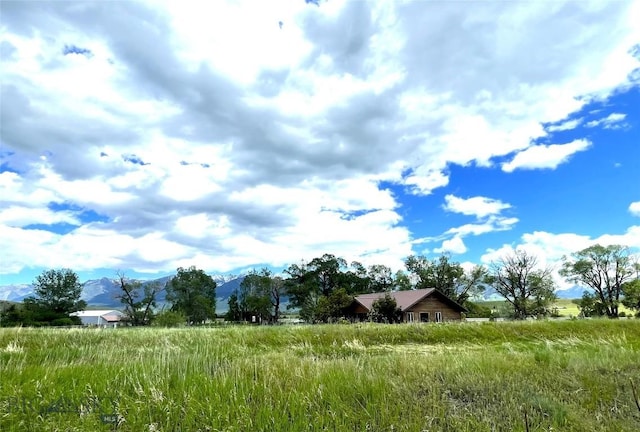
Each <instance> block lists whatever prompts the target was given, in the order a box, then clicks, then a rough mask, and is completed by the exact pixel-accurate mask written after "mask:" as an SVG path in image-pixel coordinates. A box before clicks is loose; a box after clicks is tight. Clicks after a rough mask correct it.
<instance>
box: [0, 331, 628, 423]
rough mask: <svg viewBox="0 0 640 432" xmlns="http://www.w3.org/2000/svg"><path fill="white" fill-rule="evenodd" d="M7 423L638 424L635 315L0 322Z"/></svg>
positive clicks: (1, 406)
mask: <svg viewBox="0 0 640 432" xmlns="http://www.w3.org/2000/svg"><path fill="white" fill-rule="evenodd" d="M0 377H1V380H0V430H2V431H20V432H22V431H38V432H40V431H109V430H119V431H136V432H138V431H243V432H245V431H427V430H428V431H512V430H513V431H518V430H519V431H524V430H527V428H528V430H530V431H551V430H554V431H559V430H563V431H564V430H566V431H580V432H583V431H616V432H622V431H637V430H640V410H639V409H638V408H637V407H636V402H635V401H634V397H633V390H632V386H633V384H632V383H635V387H636V388H637V389H638V391H640V320H584V321H562V322H550V321H547V322H515V323H514V322H504V323H502V322H500V323H481V324H475V323H463V324H441V325H437V324H427V325H376V324H362V325H322V326H281V327H250V326H244V327H243V326H232V327H228V328H225V327H221V328H181V329H156V328H147V329H116V330H114V329H110V330H106V329H105V330H99V329H67V330H65V329H28V328H22V329H0Z"/></svg>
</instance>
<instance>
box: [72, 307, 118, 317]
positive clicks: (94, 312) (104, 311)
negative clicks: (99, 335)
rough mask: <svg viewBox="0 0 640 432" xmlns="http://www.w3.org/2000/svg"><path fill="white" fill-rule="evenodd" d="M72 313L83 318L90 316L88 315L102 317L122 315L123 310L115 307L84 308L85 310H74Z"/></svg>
mask: <svg viewBox="0 0 640 432" xmlns="http://www.w3.org/2000/svg"><path fill="white" fill-rule="evenodd" d="M70 315H72V316H77V317H81V318H88V317H101V316H103V315H117V316H122V312H120V311H119V310H115V309H102V310H83V311H78V312H73V313H71V314H70Z"/></svg>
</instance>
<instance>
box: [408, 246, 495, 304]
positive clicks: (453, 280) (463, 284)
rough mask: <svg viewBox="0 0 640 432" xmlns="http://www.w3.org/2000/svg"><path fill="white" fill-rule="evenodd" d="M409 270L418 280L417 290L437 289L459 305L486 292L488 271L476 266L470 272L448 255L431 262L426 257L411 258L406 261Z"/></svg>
mask: <svg viewBox="0 0 640 432" xmlns="http://www.w3.org/2000/svg"><path fill="white" fill-rule="evenodd" d="M405 266H406V267H407V270H408V271H409V272H410V273H411V274H413V275H414V278H415V279H416V289H422V288H435V289H437V290H438V291H440V292H441V293H443V294H444V295H446V296H447V297H449V298H450V299H452V300H454V301H455V302H457V303H460V304H464V303H465V302H466V301H467V300H468V299H469V298H470V297H471V296H473V295H476V294H479V293H480V292H482V291H483V290H484V280H485V277H486V275H487V270H486V268H485V267H483V266H475V267H474V268H473V269H471V270H469V271H465V269H464V267H462V265H461V264H460V263H458V262H452V261H451V257H450V256H449V255H447V254H443V255H441V256H440V257H439V258H438V259H434V260H429V259H427V258H425V257H424V256H413V255H412V256H410V257H408V258H407V259H406V260H405Z"/></svg>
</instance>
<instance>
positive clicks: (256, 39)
mask: <svg viewBox="0 0 640 432" xmlns="http://www.w3.org/2000/svg"><path fill="white" fill-rule="evenodd" d="M0 7H1V8H2V11H1V12H2V16H3V20H2V23H1V24H0V53H1V62H2V67H1V68H0V69H1V72H0V74H1V82H2V84H1V91H2V93H1V97H2V99H1V101H2V109H1V110H0V117H1V121H2V123H1V132H0V196H1V197H2V200H0V284H14V283H30V282H31V281H32V280H33V279H34V277H35V276H36V275H37V274H39V273H40V272H41V271H42V270H43V269H47V268H58V267H69V268H72V269H74V270H76V271H77V272H78V273H79V274H80V275H81V277H82V278H83V279H89V278H97V277H102V276H106V277H113V276H114V274H115V272H116V271H117V270H121V271H125V272H126V273H127V274H128V275H130V276H134V277H135V276H137V277H143V278H147V277H148V278H151V277H155V276H159V275H166V274H169V273H171V272H172V271H174V270H175V268H177V267H178V266H189V265H196V266H197V267H199V268H203V269H205V270H207V271H208V272H210V273H216V274H220V273H239V272H242V271H244V270H246V269H248V268H252V267H259V266H263V265H267V266H271V267H273V268H275V269H280V268H283V267H285V266H287V265H289V264H291V263H297V262H300V260H310V259H312V258H314V257H317V256H320V255H322V254H323V253H333V254H335V255H338V256H342V257H344V258H346V259H347V260H348V261H352V260H358V261H361V262H363V263H365V264H386V265H389V266H390V267H392V268H393V269H400V268H402V263H403V260H404V258H406V257H407V256H408V255H411V254H424V255H426V256H428V257H437V256H438V255H439V254H440V253H445V252H446V253H450V254H451V255H452V258H453V259H454V260H456V261H459V262H463V263H465V265H472V264H485V265H489V264H490V263H491V262H493V261H495V260H497V259H499V258H500V257H501V256H504V255H505V254H508V253H510V252H511V251H513V250H514V249H516V248H525V249H527V250H529V251H530V252H532V253H534V254H536V256H538V258H539V261H540V265H544V266H552V267H556V268H557V266H558V265H559V262H560V261H561V259H562V257H563V256H564V255H566V254H569V253H571V252H574V251H577V250H580V249H582V248H584V247H587V246H589V245H591V244H593V243H596V242H599V243H602V244H611V243H617V244H625V245H628V246H629V247H631V248H633V249H634V250H636V251H637V250H639V249H640V48H639V47H640V28H638V27H639V26H637V22H638V19H640V2H639V1H624V2H610V1H584V2H575V1H567V2H564V1H560V0H559V1H557V2H553V3H549V2H474V3H464V4H463V3H460V2H440V1H409V2H396V1H380V2H361V1H337V0H336V1H334V0H329V1H321V2H319V4H318V5H314V4H308V2H306V1H303V0H292V1H282V2H276V3H271V2H269V3H268V4H261V3H256V2H248V1H246V2H245V1H234V2H229V3H227V2H212V3H211V4H206V5H204V4H199V3H188V4H186V5H184V4H183V5H179V4H178V3H177V2H154V3H153V4H151V3H148V2H91V3H86V2H74V1H67V2H50V3H49V2H2V3H1V5H0ZM143 24H144V25H143ZM557 281H558V284H559V287H560V288H566V287H567V285H566V283H564V282H563V281H562V280H561V279H559V278H558V280H557Z"/></svg>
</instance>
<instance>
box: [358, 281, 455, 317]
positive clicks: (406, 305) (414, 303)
mask: <svg viewBox="0 0 640 432" xmlns="http://www.w3.org/2000/svg"><path fill="white" fill-rule="evenodd" d="M385 294H386V292H379V293H371V294H361V295H359V296H356V297H355V299H354V301H353V304H352V305H351V308H350V309H351V311H350V312H351V314H352V316H354V317H355V318H356V319H358V320H361V321H364V320H366V319H367V315H368V314H369V312H370V311H371V308H372V306H373V302H374V301H376V300H377V299H379V298H382V297H384V295H385ZM389 295H390V296H391V297H393V298H394V299H395V301H396V303H397V304H398V307H399V308H400V310H401V311H402V321H403V322H409V323H411V322H444V321H460V320H461V319H462V314H463V313H464V312H467V310H466V309H465V308H464V307H463V306H461V305H459V304H458V303H456V302H455V301H453V300H451V299H450V298H449V297H447V296H445V295H444V294H442V293H441V292H440V291H438V290H436V289H435V288H428V289H420V290H410V291H392V292H389Z"/></svg>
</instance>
